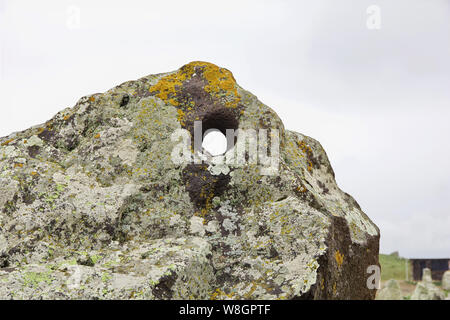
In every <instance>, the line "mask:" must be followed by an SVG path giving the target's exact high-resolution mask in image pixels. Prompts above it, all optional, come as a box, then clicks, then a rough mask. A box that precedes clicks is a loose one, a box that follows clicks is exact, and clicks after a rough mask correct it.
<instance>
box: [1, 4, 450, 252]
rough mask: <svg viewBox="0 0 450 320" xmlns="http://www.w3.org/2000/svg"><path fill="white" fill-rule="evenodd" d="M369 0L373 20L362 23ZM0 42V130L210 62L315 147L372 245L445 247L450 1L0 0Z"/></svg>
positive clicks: (449, 240) (449, 232) (449, 206)
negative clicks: (370, 230) (374, 228)
mask: <svg viewBox="0 0 450 320" xmlns="http://www.w3.org/2000/svg"><path fill="white" fill-rule="evenodd" d="M370 5H376V6H378V7H379V9H380V10H381V11H380V13H381V20H380V21H381V25H380V27H381V28H380V29H377V30H371V29H368V28H367V25H366V22H367V19H368V18H369V16H370V14H367V12H366V10H367V8H368V7H369V6H370ZM78 9H79V12H80V25H79V27H80V28H79V29H77V28H76V27H77V25H76V19H75V20H74V19H73V17H74V15H73V14H74V13H76V11H77V10H78ZM74 27H75V28H74ZM0 49H1V50H0V108H1V117H0V136H5V135H7V134H9V133H11V132H14V131H19V130H23V129H26V128H28V127H30V126H32V125H35V124H39V123H42V122H44V121H46V120H48V119H50V118H51V117H52V116H53V115H54V114H55V113H56V112H58V111H59V110H61V109H63V108H65V107H68V106H73V105H74V104H75V102H76V101H77V100H78V98H80V97H81V96H83V95H86V94H90V93H95V92H103V91H105V90H107V89H109V88H111V87H114V86H115V85H117V84H120V83H122V82H124V81H127V80H131V79H136V78H139V77H141V76H144V75H147V74H152V73H160V72H166V71H170V70H175V69H177V68H178V67H180V66H182V65H183V64H185V63H187V62H189V61H192V60H204V61H209V62H213V63H215V64H218V65H220V66H223V67H226V68H228V69H229V70H231V71H232V72H233V73H234V75H235V77H236V79H237V81H238V82H239V84H240V85H241V86H243V87H244V88H246V89H248V90H250V91H252V92H253V93H254V94H256V95H257V96H258V97H259V99H260V100H261V101H262V102H264V103H265V104H267V105H269V106H271V107H272V108H273V109H274V110H275V111H276V112H277V113H278V114H279V115H280V117H281V118H282V120H283V121H284V123H285V126H286V127H287V128H288V129H291V130H295V131H298V132H301V133H304V134H307V135H309V136H312V137H314V138H316V139H318V140H319V141H320V142H321V143H322V145H323V146H324V147H325V149H326V150H327V152H328V155H329V157H330V160H331V163H332V165H333V167H334V169H335V172H336V178H337V182H338V184H339V185H340V187H341V188H342V189H343V190H344V191H346V192H348V193H350V194H352V195H353V196H354V197H355V198H356V200H357V201H358V202H359V203H360V205H361V207H362V208H363V210H364V211H365V212H366V213H367V214H368V215H369V216H370V217H371V218H372V219H373V221H374V222H375V223H376V224H377V225H378V226H379V227H380V229H381V235H382V236H381V252H384V253H389V252H392V251H395V250H399V251H400V254H401V255H403V256H406V257H450V166H449V163H450V150H449V143H448V140H447V139H448V138H449V137H450V126H449V121H450V59H449V58H450V1H449V0H432V1H430V0H371V1H367V0H341V1H335V0H314V1H312V0H309V1H261V0H258V1H246V0H238V1H234V0H227V1H212V0H208V1H192V0H190V1H169V0H166V1H133V0H127V1H111V0H110V1H92V0H86V1H78V0H72V1H64V0H57V1H48V0H41V1H32V0H28V1H24V0H14V1H12V0H0Z"/></svg>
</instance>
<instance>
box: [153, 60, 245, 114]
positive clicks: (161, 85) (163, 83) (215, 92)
mask: <svg viewBox="0 0 450 320" xmlns="http://www.w3.org/2000/svg"><path fill="white" fill-rule="evenodd" d="M197 68H199V69H200V70H201V72H202V76H203V78H204V79H206V80H207V84H206V85H205V87H204V88H203V89H204V90H205V91H206V92H207V93H209V94H210V95H212V96H214V97H216V98H218V97H220V96H221V95H223V94H225V95H227V96H231V97H232V99H231V100H229V101H227V102H226V103H225V104H226V106H228V107H233V108H236V107H237V104H238V102H239V101H240V99H241V97H240V95H239V94H238V92H237V84H236V80H235V79H234V77H233V74H232V73H231V72H230V71H228V70H227V69H224V68H220V67H218V66H216V65H214V64H212V63H209V62H202V61H194V62H191V63H188V64H186V65H184V66H183V67H181V68H180V69H179V70H178V71H177V72H175V73H172V74H169V75H167V76H165V77H163V78H161V79H160V80H159V81H158V83H157V84H155V85H154V86H152V87H150V89H149V91H150V92H152V93H153V92H157V94H156V96H157V97H158V98H160V99H162V100H164V101H166V102H168V103H170V104H172V105H174V106H178V105H179V103H180V102H179V101H178V100H177V92H178V90H180V88H181V86H182V85H183V82H184V81H186V80H189V79H190V78H192V76H193V75H194V74H195V73H196V69H197Z"/></svg>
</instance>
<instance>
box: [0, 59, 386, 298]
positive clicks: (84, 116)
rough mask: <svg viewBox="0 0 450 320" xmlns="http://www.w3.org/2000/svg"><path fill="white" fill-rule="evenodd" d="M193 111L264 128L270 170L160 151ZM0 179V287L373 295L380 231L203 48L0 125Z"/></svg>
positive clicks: (71, 292)
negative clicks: (158, 70) (21, 127)
mask: <svg viewBox="0 0 450 320" xmlns="http://www.w3.org/2000/svg"><path fill="white" fill-rule="evenodd" d="M197 119H198V120H201V121H202V122H203V129H204V130H206V129H209V128H217V129H219V130H222V131H224V130H225V129H228V128H232V129H238V128H239V129H248V128H252V129H255V130H259V129H277V130H279V133H280V153H279V155H278V156H277V158H276V159H277V160H278V161H279V169H278V171H276V172H275V173H276V174H274V175H267V174H265V173H264V171H263V170H264V169H266V168H262V167H261V166H257V165H253V164H244V165H238V164H236V165H229V166H225V167H224V166H222V167H217V166H216V165H215V164H214V159H211V158H208V159H206V161H205V162H204V163H202V164H192V163H190V164H175V163H174V162H173V161H172V157H171V155H172V152H173V150H174V149H175V148H176V146H177V145H178V143H179V142H177V141H173V140H172V134H173V133H174V132H175V131H176V130H182V131H183V130H184V131H183V132H186V133H190V134H191V136H192V135H193V132H194V130H193V129H194V121H195V120H197ZM240 139H242V137H241V136H238V138H237V142H238V143H239V141H240ZM268 141H269V146H270V145H271V144H272V143H273V140H271V139H269V140H268ZM233 151H234V149H232V150H230V151H229V152H233ZM0 189H1V192H0V212H1V213H0V232H1V235H2V236H1V237H0V263H1V265H0V267H1V269H0V298H6V299H9V298H18V299H21V298H22V299H23V298H25V299H41V298H44V299H50V298H52V299H54V298H56V299H78V298H83V299H91V298H92V299H94V298H95V299H99V298H100V299H138V298H145V299H175V298H177V299H181V298H183V299H242V298H247V299H295V298H301V299H305V298H307V299H373V298H374V297H375V291H376V290H373V289H369V288H368V287H367V278H368V277H369V276H370V274H368V273H367V268H368V267H369V266H373V265H375V266H377V265H378V248H379V247H378V246H379V230H378V228H377V227H376V226H375V225H374V224H373V223H372V221H370V219H369V218H368V217H367V216H366V215H365V214H364V213H363V212H362V210H361V208H360V207H359V205H358V204H357V203H356V201H355V200H354V199H353V198H352V197H351V196H350V195H348V194H346V193H344V192H343V191H341V190H340V189H339V188H338V187H337V185H336V181H335V179H334V172H333V169H332V168H331V165H330V163H329V161H328V158H327V155H326V153H325V151H324V150H323V148H322V147H321V145H320V144H319V143H318V142H317V141H315V140H314V139H312V138H309V137H307V136H305V135H302V134H299V133H295V132H291V131H287V130H285V129H284V126H283V124H282V122H281V120H280V119H279V118H278V116H277V115H276V114H275V112H274V111H273V110H271V109H270V108H269V107H267V106H265V105H264V104H262V103H261V102H260V101H258V99H257V98H256V97H255V96H254V95H252V94H251V93H249V92H247V91H245V90H244V89H242V88H241V87H240V86H238V85H237V84H236V82H235V80H234V77H233V75H232V74H231V72H229V71H228V70H226V69H223V68H219V67H217V66H215V65H213V64H210V63H206V62H192V63H190V64H187V65H185V66H183V67H182V68H180V69H179V70H177V71H174V72H170V73H165V74H158V75H150V76H148V77H144V78H142V79H139V80H136V81H129V82H126V83H123V84H121V85H119V86H117V87H115V88H113V89H111V90H109V91H107V92H105V93H103V94H94V95H91V96H87V97H83V98H81V99H80V100H79V101H78V103H77V104H76V105H75V106H74V107H73V108H67V109H65V110H62V111H61V112H59V113H58V114H57V115H55V117H53V118H52V119H51V120H49V121H48V122H46V123H45V124H42V125H38V126H35V127H33V128H30V129H28V130H26V131H23V132H17V133H13V134H11V135H9V136H7V137H4V138H1V139H0Z"/></svg>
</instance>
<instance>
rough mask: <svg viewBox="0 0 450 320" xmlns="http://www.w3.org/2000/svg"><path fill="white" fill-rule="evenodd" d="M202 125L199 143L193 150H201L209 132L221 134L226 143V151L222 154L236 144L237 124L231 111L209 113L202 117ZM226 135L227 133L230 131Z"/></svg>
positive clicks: (221, 110) (222, 110)
mask: <svg viewBox="0 0 450 320" xmlns="http://www.w3.org/2000/svg"><path fill="white" fill-rule="evenodd" d="M201 123H202V135H201V143H200V144H199V145H197V146H194V148H195V149H196V150H198V151H201V150H202V147H203V141H204V138H205V137H206V136H207V135H208V134H209V133H211V132H215V131H216V132H217V131H219V132H220V133H222V134H223V135H224V136H225V138H226V141H227V147H226V150H224V152H223V153H221V154H225V153H226V152H227V151H229V150H231V149H232V148H233V147H234V145H235V144H236V142H237V133H238V132H237V130H238V127H239V122H238V120H237V118H236V116H235V115H234V114H233V112H232V111H230V110H228V109H225V108H224V109H219V110H214V111H213V112H209V113H207V114H205V115H204V116H203V119H202V121H201ZM230 130H232V131H231V132H229V134H228V135H227V131H230Z"/></svg>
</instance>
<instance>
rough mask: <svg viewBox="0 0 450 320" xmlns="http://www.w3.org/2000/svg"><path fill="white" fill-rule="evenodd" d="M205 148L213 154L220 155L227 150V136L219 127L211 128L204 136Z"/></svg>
mask: <svg viewBox="0 0 450 320" xmlns="http://www.w3.org/2000/svg"><path fill="white" fill-rule="evenodd" d="M202 147H203V149H205V150H206V151H207V152H209V153H210V154H211V155H212V156H219V155H221V154H224V153H225V152H227V138H226V137H225V135H224V134H223V133H222V132H220V131H219V130H217V129H210V130H207V131H206V132H205V135H204V136H203V143H202Z"/></svg>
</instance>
